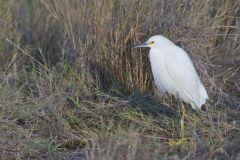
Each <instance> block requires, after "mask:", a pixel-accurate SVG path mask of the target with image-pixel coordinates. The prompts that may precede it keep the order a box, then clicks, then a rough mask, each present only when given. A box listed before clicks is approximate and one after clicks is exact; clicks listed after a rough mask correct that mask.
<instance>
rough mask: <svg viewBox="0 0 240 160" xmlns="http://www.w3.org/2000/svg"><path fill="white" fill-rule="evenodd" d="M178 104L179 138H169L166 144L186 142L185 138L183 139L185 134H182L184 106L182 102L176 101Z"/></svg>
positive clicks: (174, 144)
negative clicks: (179, 118)
mask: <svg viewBox="0 0 240 160" xmlns="http://www.w3.org/2000/svg"><path fill="white" fill-rule="evenodd" d="M178 106H179V109H180V112H181V120H180V126H181V128H180V138H179V139H175V140H170V141H169V142H167V144H168V145H170V146H172V147H173V146H177V145H181V144H185V143H186V139H185V135H184V118H185V112H186V110H185V106H184V104H183V103H181V102H179V101H178Z"/></svg>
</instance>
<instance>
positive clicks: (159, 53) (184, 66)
mask: <svg viewBox="0 0 240 160" xmlns="http://www.w3.org/2000/svg"><path fill="white" fill-rule="evenodd" d="M135 47H150V55H149V56H150V63H151V68H152V73H153V77H154V81H155V83H156V85H157V87H158V90H159V91H160V92H161V93H164V92H168V93H170V94H172V95H174V96H175V97H176V98H180V100H183V101H184V102H186V103H188V104H191V106H192V108H193V109H201V107H202V105H203V104H205V102H206V100H207V99H208V95H207V92H206V89H205V88H204V86H203V84H202V83H201V80H200V78H199V76H198V74H197V72H196V70H195V68H194V65H193V63H192V61H191V59H190V58H189V56H188V55H187V53H186V52H185V51H184V50H183V49H182V48H180V47H178V46H176V45H175V44H174V43H173V42H171V41H170V40H168V39H167V38H165V37H163V36H161V35H156V36H153V37H151V38H150V39H149V40H148V41H147V42H145V43H142V44H140V45H136V46H135Z"/></svg>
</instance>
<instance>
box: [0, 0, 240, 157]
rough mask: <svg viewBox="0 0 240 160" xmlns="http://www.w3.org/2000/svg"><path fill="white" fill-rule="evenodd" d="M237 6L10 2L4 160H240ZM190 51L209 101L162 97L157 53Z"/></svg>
mask: <svg viewBox="0 0 240 160" xmlns="http://www.w3.org/2000/svg"><path fill="white" fill-rule="evenodd" d="M239 24H240V4H239V3H238V0H231V1H229V0H207V1H200V0H197V1H189V0H179V1H175V0H168V1H167V0H162V1H159V0H149V1H140V0H133V1H127V0H121V1H118V0H99V1H95V0H88V1H84V0H79V1H77V0H69V1H64V0H40V1H39V0H32V1H24V0H20V1H14V0H9V1H0V28H1V30H0V75H1V76H0V137H1V138H0V153H1V157H0V159H92V160H94V159H127V160H130V159H174V160H175V159H240V152H239V151H240V147H239V143H240V136H239V135H240V119H239V117H240V110H239V105H240V88H239V86H240V78H239V75H240V66H239V64H240V54H239V53H240V45H239V42H240V34H239V33H240V26H239ZM155 34H163V35H164V36H166V37H168V38H169V39H171V40H173V41H174V42H175V43H176V44H178V45H179V46H181V47H182V48H184V49H185V50H186V51H188V53H189V54H190V56H191V58H192V59H193V62H194V64H195V66H196V68H197V70H198V73H199V74H200V76H201V79H202V81H203V83H204V84H205V86H206V88H207V90H208V93H209V95H210V100H209V101H208V104H207V105H206V106H207V108H208V110H207V111H206V112H201V113H196V112H194V111H192V110H191V109H190V107H188V108H189V109H188V114H187V117H186V125H185V126H186V131H185V132H186V133H185V134H186V137H187V139H188V141H187V143H186V144H184V145H181V146H175V147H171V146H169V145H167V144H166V142H168V141H169V140H172V139H175V138H178V137H179V129H180V126H179V118H180V117H179V111H178V109H177V107H176V103H175V100H174V98H172V97H170V96H164V97H159V96H158V94H157V91H156V88H155V86H154V84H153V82H152V75H151V71H150V66H149V60H148V55H147V50H141V53H139V52H140V50H136V49H134V50H131V49H129V47H128V46H129V45H130V44H133V43H136V42H139V41H144V40H146V39H147V38H148V37H149V36H150V35H155Z"/></svg>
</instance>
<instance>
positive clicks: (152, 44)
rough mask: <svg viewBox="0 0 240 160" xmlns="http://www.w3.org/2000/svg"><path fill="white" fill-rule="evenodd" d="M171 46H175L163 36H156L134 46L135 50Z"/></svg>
mask: <svg viewBox="0 0 240 160" xmlns="http://www.w3.org/2000/svg"><path fill="white" fill-rule="evenodd" d="M169 44H173V43H172V42H171V41H170V40H168V39H167V38H165V37H164V36H162V35H156V36H152V37H150V38H149V39H148V40H147V41H146V42H144V43H140V44H136V45H134V46H133V48H141V47H149V48H160V47H161V46H166V45H169Z"/></svg>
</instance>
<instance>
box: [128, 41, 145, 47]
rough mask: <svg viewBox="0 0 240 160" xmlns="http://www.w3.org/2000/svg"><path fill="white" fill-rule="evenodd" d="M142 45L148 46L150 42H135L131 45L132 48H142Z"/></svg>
mask: <svg viewBox="0 0 240 160" xmlns="http://www.w3.org/2000/svg"><path fill="white" fill-rule="evenodd" d="M141 47H148V44H147V43H146V42H144V43H139V44H134V45H132V46H131V48H141Z"/></svg>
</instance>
